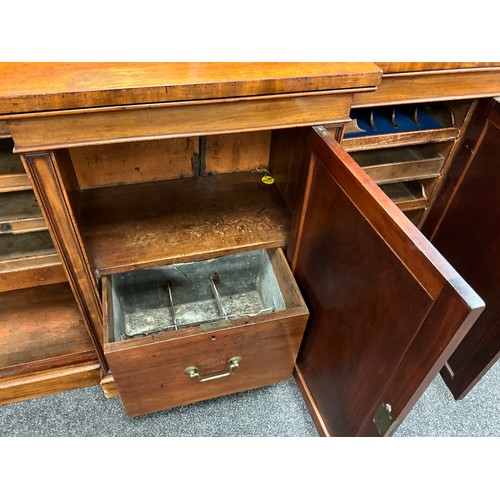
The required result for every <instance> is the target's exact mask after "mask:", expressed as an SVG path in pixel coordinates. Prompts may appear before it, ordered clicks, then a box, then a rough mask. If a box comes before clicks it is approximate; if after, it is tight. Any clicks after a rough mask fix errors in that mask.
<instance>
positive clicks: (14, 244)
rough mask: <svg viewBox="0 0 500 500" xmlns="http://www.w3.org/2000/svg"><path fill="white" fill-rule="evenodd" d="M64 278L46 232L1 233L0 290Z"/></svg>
mask: <svg viewBox="0 0 500 500" xmlns="http://www.w3.org/2000/svg"><path fill="white" fill-rule="evenodd" d="M65 281H66V275H65V273H64V270H63V267H62V264H61V260H60V257H59V255H58V254H57V251H56V249H55V248H54V245H53V243H52V240H51V238H50V235H49V233H48V232H47V231H41V232H37V233H26V234H17V235H13V234H0V292H6V291H11V290H18V289H21V288H29V287H33V286H38V285H44V284H51V283H64V282H65Z"/></svg>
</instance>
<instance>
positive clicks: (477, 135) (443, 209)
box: [423, 99, 500, 399]
mask: <svg viewBox="0 0 500 500" xmlns="http://www.w3.org/2000/svg"><path fill="white" fill-rule="evenodd" d="M499 196H500V103H499V102H497V101H495V100H493V99H491V100H488V101H485V102H482V103H480V105H479V107H478V109H477V110H476V113H475V117H474V119H473V121H472V123H471V125H470V126H469V128H468V130H467V132H466V135H465V137H464V141H463V142H462V147H461V150H460V151H459V152H458V154H457V156H456V159H455V161H454V162H453V164H452V165H451V167H450V171H449V174H448V179H447V182H446V184H445V186H444V188H443V192H442V195H441V196H440V197H439V199H438V201H439V206H438V207H437V208H436V210H433V212H431V213H430V216H429V218H428V219H427V221H426V224H425V225H424V227H423V231H425V232H426V234H428V235H429V238H430V239H431V241H432V243H433V245H435V246H436V248H438V249H439V251H440V252H442V253H443V255H444V256H445V257H446V259H448V260H449V262H450V263H451V264H452V265H453V266H454V267H455V268H456V269H457V271H458V272H459V273H460V274H461V275H462V276H463V277H464V279H466V280H467V281H468V282H469V283H470V284H471V286H472V287H474V289H475V290H476V291H477V292H478V293H479V294H480V295H481V297H482V298H483V299H484V301H485V303H486V308H485V311H484V313H483V314H482V315H481V317H480V318H479V320H478V321H477V322H476V323H475V324H474V326H473V327H472V328H471V330H470V331H469V333H468V334H467V336H466V337H465V338H464V340H463V341H462V342H461V343H460V345H459V346H458V347H457V349H456V350H455V352H454V353H453V354H452V355H451V357H450V359H449V360H448V362H447V363H446V365H445V367H444V368H443V370H442V371H441V375H442V377H443V379H444V381H445V382H446V384H447V385H448V387H449V388H450V390H451V392H452V393H453V395H454V396H455V398H456V399H461V398H463V397H464V396H465V395H466V394H467V393H468V392H469V391H470V390H471V389H472V388H473V387H474V386H475V384H476V383H477V381H478V380H479V379H480V378H481V377H482V376H483V375H484V374H485V373H486V371H487V370H488V369H489V368H490V367H491V366H492V365H493V364H494V363H495V362H496V361H497V360H498V359H499V358H500V263H499V256H500V253H499V252H500V228H499V223H500V199H499ZM431 216H432V217H431Z"/></svg>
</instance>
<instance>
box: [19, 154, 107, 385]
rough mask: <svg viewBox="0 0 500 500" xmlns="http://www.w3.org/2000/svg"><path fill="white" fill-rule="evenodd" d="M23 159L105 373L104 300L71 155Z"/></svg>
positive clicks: (102, 371) (35, 156) (46, 155)
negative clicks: (83, 231) (82, 226)
mask: <svg viewBox="0 0 500 500" xmlns="http://www.w3.org/2000/svg"><path fill="white" fill-rule="evenodd" d="M21 158H22V161H23V163H24V166H25V168H26V171H27V172H28V175H29V176H30V177H31V181H32V183H33V190H34V192H35V195H36V197H37V199H38V203H39V205H40V207H41V209H42V212H43V214H44V217H45V220H46V221H47V226H48V229H49V231H50V235H51V236H52V239H53V241H54V245H55V247H56V248H57V250H58V252H59V254H60V256H61V260H62V263H63V266H64V269H65V272H66V275H67V276H68V281H69V283H70V286H71V289H72V290H73V293H74V295H75V299H76V302H77V304H78V307H79V309H80V311H81V313H82V316H83V320H84V322H85V324H86V325H87V328H88V330H89V333H90V335H91V339H92V342H93V344H94V347H95V349H96V352H97V355H98V357H99V361H100V363H101V376H104V374H105V373H106V372H107V371H108V366H107V363H106V359H105V357H104V353H103V350H102V342H103V324H102V321H103V320H102V307H101V300H100V297H99V292H98V289H97V283H96V281H95V279H94V277H93V275H92V271H91V268H90V264H89V262H88V259H87V256H86V253H85V249H84V246H83V242H82V239H81V236H80V233H79V230H78V225H77V213H75V211H77V210H78V201H77V194H78V193H77V189H78V186H77V184H76V177H75V176H74V171H73V168H72V164H71V158H70V156H69V153H68V151H67V150H60V151H53V152H49V151H43V152H37V153H29V154H24V155H21ZM42 179H43V181H42Z"/></svg>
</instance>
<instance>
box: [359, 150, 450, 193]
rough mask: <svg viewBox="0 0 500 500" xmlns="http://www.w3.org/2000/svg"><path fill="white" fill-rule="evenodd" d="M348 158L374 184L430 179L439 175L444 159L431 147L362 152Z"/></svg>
mask: <svg viewBox="0 0 500 500" xmlns="http://www.w3.org/2000/svg"><path fill="white" fill-rule="evenodd" d="M351 156H352V158H354V160H355V161H356V163H357V164H358V165H359V166H360V167H362V168H363V170H364V171H365V172H366V173H367V174H368V175H369V176H370V177H371V178H372V179H373V180H374V181H375V182H376V183H377V184H386V183H394V182H403V181H409V180H414V179H432V178H435V177H438V176H439V175H440V173H441V168H442V167H443V165H444V162H445V156H444V155H443V154H441V152H440V151H439V150H438V149H437V148H436V147H435V146H434V145H433V144H425V145H420V146H414V147H401V148H395V149H386V148H384V149H378V150H376V151H362V152H357V153H351Z"/></svg>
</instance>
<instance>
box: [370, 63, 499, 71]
mask: <svg viewBox="0 0 500 500" xmlns="http://www.w3.org/2000/svg"><path fill="white" fill-rule="evenodd" d="M375 64H376V65H377V66H378V67H379V68H380V69H381V70H382V71H383V72H384V74H387V73H408V72H414V71H443V70H459V69H474V68H477V69H480V68H494V67H499V66H500V62H378V63H375Z"/></svg>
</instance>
